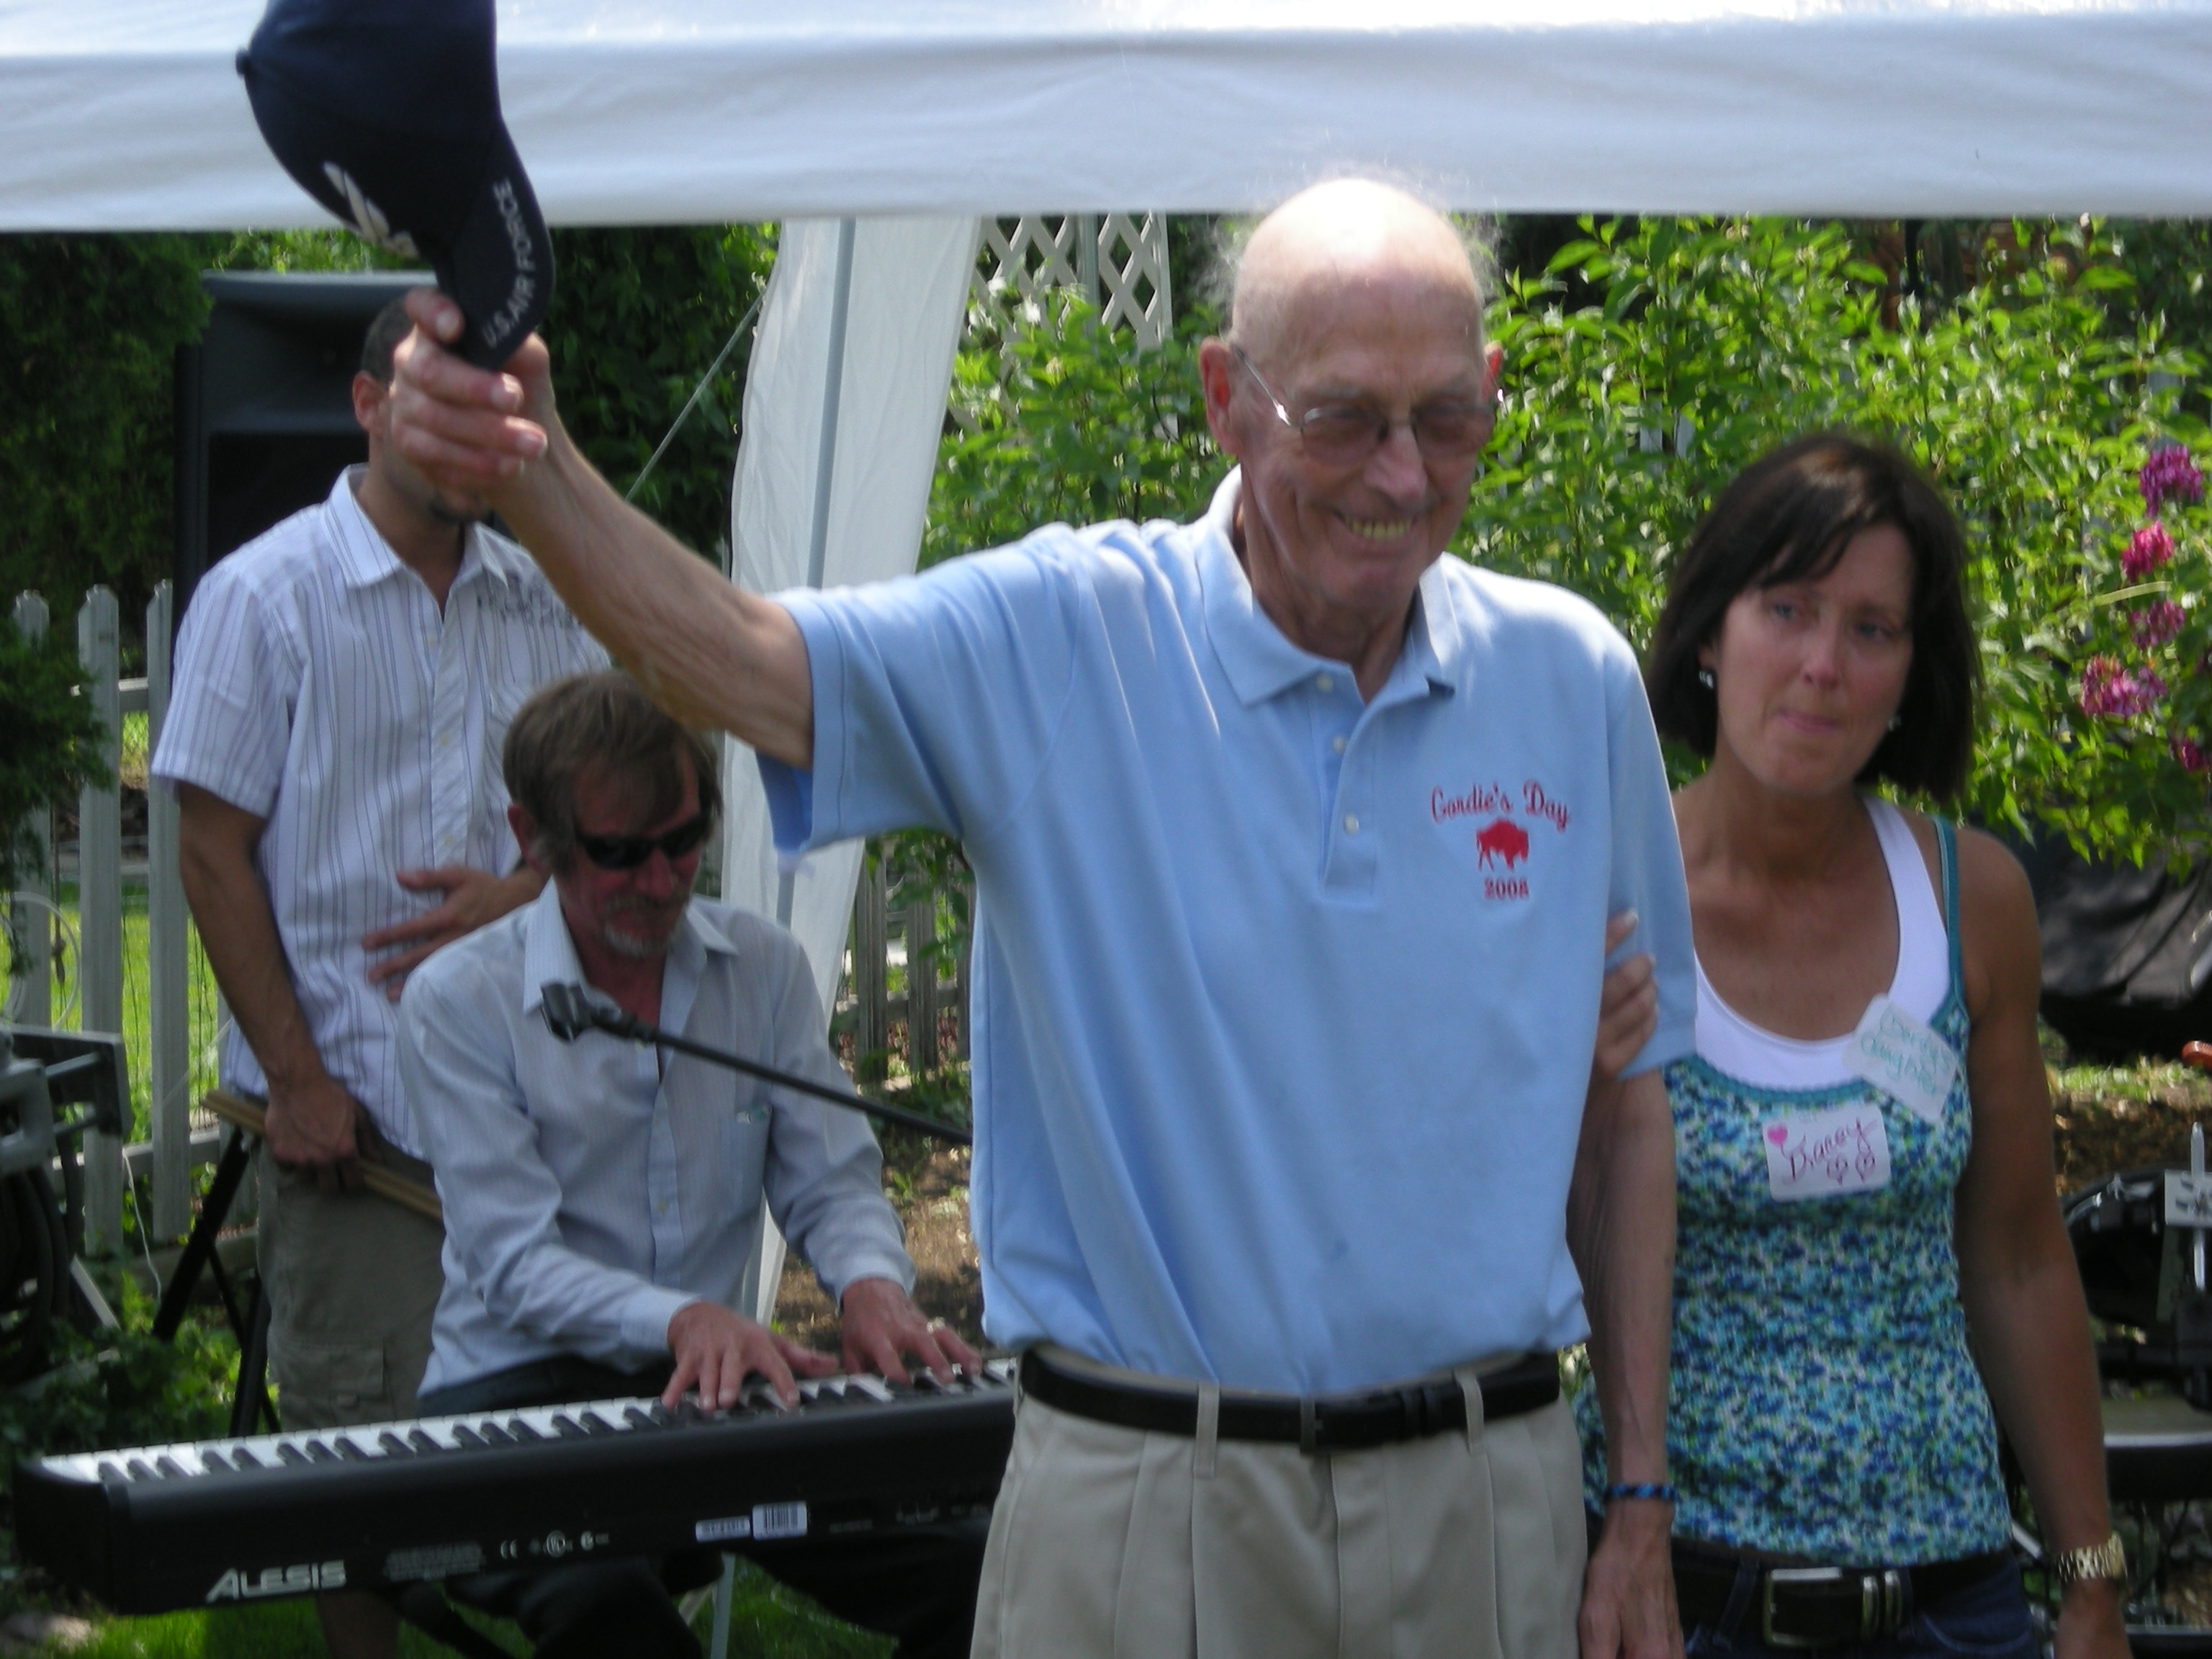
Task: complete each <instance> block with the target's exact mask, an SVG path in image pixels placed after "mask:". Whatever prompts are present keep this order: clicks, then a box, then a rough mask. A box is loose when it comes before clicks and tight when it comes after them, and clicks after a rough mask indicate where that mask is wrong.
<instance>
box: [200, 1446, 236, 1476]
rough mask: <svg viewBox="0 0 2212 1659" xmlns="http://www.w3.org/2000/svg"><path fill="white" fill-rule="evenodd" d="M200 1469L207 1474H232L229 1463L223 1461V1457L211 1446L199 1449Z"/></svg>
mask: <svg viewBox="0 0 2212 1659" xmlns="http://www.w3.org/2000/svg"><path fill="white" fill-rule="evenodd" d="M200 1468H202V1469H203V1470H204V1471H205V1472H206V1473H207V1474H231V1473H233V1471H232V1469H231V1467H230V1465H229V1463H228V1462H225V1461H224V1458H223V1455H222V1453H221V1452H219V1451H217V1450H216V1449H215V1448H214V1447H213V1446H204V1447H202V1448H201V1449H200Z"/></svg>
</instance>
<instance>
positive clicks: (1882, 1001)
mask: <svg viewBox="0 0 2212 1659" xmlns="http://www.w3.org/2000/svg"><path fill="white" fill-rule="evenodd" d="M1844 1065H1846V1066H1850V1069H1851V1072H1852V1073H1853V1074H1854V1075H1855V1076H1858V1077H1863V1078H1864V1079H1866V1080H1867V1081H1868V1082H1869V1083H1871V1084H1873V1085H1874V1086H1875V1088H1877V1089H1879V1090H1881V1091H1882V1092H1883V1093H1884V1094H1886V1095H1887V1096H1889V1097H1891V1098H1892V1099H1893V1100H1897V1101H1899V1102H1901V1103H1903V1104H1904V1105H1905V1109H1907V1110H1909V1111H1910V1112H1911V1114H1912V1115H1914V1116H1915V1117H1917V1118H1918V1119H1919V1120H1920V1121H1922V1122H1923V1123H1925V1124H1927V1125H1928V1126H1929V1127H1930V1128H1941V1127H1942V1124H1943V1105H1944V1103H1945V1102H1946V1101H1948V1100H1949V1099H1950V1097H1951V1085H1952V1084H1953V1083H1954V1082H1955V1081H1956V1080H1957V1079H1958V1076H1959V1056H1958V1054H1956V1053H1955V1052H1954V1050H1953V1048H1952V1047H1951V1045H1950V1044H1949V1043H1948V1042H1944V1041H1943V1039H1942V1037H1940V1036H1936V1032H1935V1030H1934V1029H1933V1028H1932V1027H1930V1026H1929V1024H1928V1022H1927V1021H1926V1020H1924V1019H1922V1018H1919V1017H1917V1015H1914V1014H1909V1013H1907V1012H1905V1010H1904V1009H1902V1008H1900V1007H1899V1006H1897V1005H1896V1004H1895V1003H1893V1002H1892V1001H1891V1000H1889V999H1888V998H1887V996H1877V997H1876V998H1875V1000H1873V1001H1872V1002H1869V1004H1867V1011H1866V1012H1865V1013H1864V1014H1863V1015H1862V1016H1861V1017H1860V1018H1859V1028H1858V1030H1856V1031H1854V1032H1852V1033H1851V1040H1850V1042H1849V1043H1847V1044H1845V1045H1844Z"/></svg>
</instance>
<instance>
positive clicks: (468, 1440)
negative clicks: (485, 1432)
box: [453, 1423, 484, 1451]
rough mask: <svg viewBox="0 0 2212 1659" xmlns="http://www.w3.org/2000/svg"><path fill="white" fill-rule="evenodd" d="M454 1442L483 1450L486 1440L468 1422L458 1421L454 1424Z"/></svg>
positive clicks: (472, 1448)
mask: <svg viewBox="0 0 2212 1659" xmlns="http://www.w3.org/2000/svg"><path fill="white" fill-rule="evenodd" d="M453 1443H454V1444H455V1445H457V1446H463V1447H466V1448H468V1449H471V1450H477V1451H481V1450H482V1449H483V1443H484V1442H483V1436H482V1435H480V1434H478V1433H477V1431H475V1430H474V1429H472V1428H471V1427H470V1426H469V1425H467V1424H465V1423H456V1424H454V1425H453Z"/></svg>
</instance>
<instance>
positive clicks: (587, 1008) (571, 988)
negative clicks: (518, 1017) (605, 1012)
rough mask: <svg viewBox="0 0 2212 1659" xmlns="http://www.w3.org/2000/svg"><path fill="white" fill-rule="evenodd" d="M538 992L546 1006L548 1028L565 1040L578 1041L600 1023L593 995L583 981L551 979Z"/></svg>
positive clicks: (546, 1026) (539, 997)
mask: <svg viewBox="0 0 2212 1659" xmlns="http://www.w3.org/2000/svg"><path fill="white" fill-rule="evenodd" d="M538 1000H540V1001H541V1002H542V1003H543V1004H544V1007H545V1029H546V1030H549V1031H550V1032H552V1033H553V1035H554V1036H556V1037H558V1038H560V1039H561V1041H562V1042H574V1041H575V1040H576V1039H577V1038H578V1037H580V1036H583V1035H584V1033H585V1032H586V1031H588V1030H591V1029H592V1026H593V1024H596V1022H595V1021H594V1020H593V1019H592V1003H591V999H590V998H589V997H587V996H586V995H585V994H584V987H582V986H580V985H563V984H562V983H561V982H560V981H557V980H548V981H546V982H545V983H544V984H543V985H541V986H539V987H538Z"/></svg>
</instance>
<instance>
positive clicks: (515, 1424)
mask: <svg viewBox="0 0 2212 1659" xmlns="http://www.w3.org/2000/svg"><path fill="white" fill-rule="evenodd" d="M507 1432H508V1433H509V1434H511V1435H513V1437H515V1440H516V1441H517V1442H518V1443H520V1444H522V1445H525V1446H527V1445H529V1444H531V1443H533V1442H535V1441H539V1440H543V1439H544V1435H542V1434H540V1433H538V1431H537V1430H535V1429H533V1428H532V1427H531V1426H530V1425H529V1424H527V1423H526V1422H524V1421H523V1420H522V1419H520V1418H519V1417H510V1418H508V1419H507Z"/></svg>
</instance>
